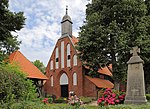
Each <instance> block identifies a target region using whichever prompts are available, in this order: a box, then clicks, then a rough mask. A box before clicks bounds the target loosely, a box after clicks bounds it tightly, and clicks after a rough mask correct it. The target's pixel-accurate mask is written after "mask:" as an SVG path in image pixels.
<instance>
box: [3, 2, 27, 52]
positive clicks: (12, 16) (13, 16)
mask: <svg viewBox="0 0 150 109" xmlns="http://www.w3.org/2000/svg"><path fill="white" fill-rule="evenodd" d="M0 13H1V14H0V34H1V37H0V51H2V53H3V54H10V53H11V52H13V51H14V50H17V49H19V45H20V43H21V42H20V41H18V40H17V36H13V35H12V34H11V32H16V31H19V30H20V29H22V28H23V25H24V22H25V17H24V16H23V12H18V13H15V12H11V11H10V10H9V9H8V0H1V1H0Z"/></svg>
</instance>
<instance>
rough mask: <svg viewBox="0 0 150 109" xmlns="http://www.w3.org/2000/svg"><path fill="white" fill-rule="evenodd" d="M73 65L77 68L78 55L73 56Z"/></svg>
mask: <svg viewBox="0 0 150 109" xmlns="http://www.w3.org/2000/svg"><path fill="white" fill-rule="evenodd" d="M73 65H74V66H77V55H74V56H73Z"/></svg>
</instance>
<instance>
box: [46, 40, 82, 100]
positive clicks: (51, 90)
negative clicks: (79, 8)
mask: <svg viewBox="0 0 150 109" xmlns="http://www.w3.org/2000/svg"><path fill="white" fill-rule="evenodd" d="M61 41H64V49H65V51H64V52H65V53H64V55H65V57H64V68H61V58H60V57H61V53H60V52H61V48H60V47H61ZM68 43H70V52H71V53H70V57H71V67H67V55H66V54H67V44H68ZM57 47H58V51H59V68H58V69H55V49H56V48H57ZM74 54H76V51H75V48H74V46H72V43H71V41H70V39H69V38H68V37H64V38H62V39H59V40H58V42H57V44H56V46H55V48H54V51H53V53H52V55H51V58H50V60H49V63H48V65H47V68H46V76H47V77H49V79H50V76H51V75H53V80H54V86H53V87H51V81H50V80H47V82H46V84H45V86H44V89H45V91H46V92H47V93H48V94H50V95H52V94H54V95H56V96H57V97H60V96H61V90H60V83H59V81H60V77H61V75H62V74H63V73H66V74H67V76H68V81H69V86H68V87H69V91H75V93H76V94H77V96H83V89H84V88H83V73H82V63H81V61H80V60H79V59H78V62H77V63H78V64H77V66H73V56H74ZM51 60H53V62H54V63H53V70H50V61H51ZM74 72H76V73H77V86H74V85H73V73H74Z"/></svg>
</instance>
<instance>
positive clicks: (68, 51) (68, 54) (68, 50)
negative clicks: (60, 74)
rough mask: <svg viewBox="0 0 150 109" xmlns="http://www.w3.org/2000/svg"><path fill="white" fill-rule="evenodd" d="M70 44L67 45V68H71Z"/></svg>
mask: <svg viewBox="0 0 150 109" xmlns="http://www.w3.org/2000/svg"><path fill="white" fill-rule="evenodd" d="M70 58H71V57H70V44H67V67H70Z"/></svg>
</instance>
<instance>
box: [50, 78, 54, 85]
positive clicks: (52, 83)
mask: <svg viewBox="0 0 150 109" xmlns="http://www.w3.org/2000/svg"><path fill="white" fill-rule="evenodd" d="M51 86H52V87H53V86H54V82H53V76H51Z"/></svg>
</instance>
